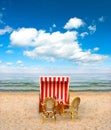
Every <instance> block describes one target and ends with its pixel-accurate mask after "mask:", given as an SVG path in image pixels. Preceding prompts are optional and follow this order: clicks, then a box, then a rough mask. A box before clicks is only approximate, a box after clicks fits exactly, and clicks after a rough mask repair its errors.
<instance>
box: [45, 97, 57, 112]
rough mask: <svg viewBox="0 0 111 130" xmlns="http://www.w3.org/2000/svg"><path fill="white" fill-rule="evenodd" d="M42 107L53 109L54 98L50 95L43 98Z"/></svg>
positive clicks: (47, 109) (48, 109)
mask: <svg viewBox="0 0 111 130" xmlns="http://www.w3.org/2000/svg"><path fill="white" fill-rule="evenodd" d="M43 104H44V107H45V110H46V111H54V108H55V100H54V99H53V98H51V97H47V98H45V100H44V102H43Z"/></svg>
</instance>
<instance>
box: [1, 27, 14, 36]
mask: <svg viewBox="0 0 111 130" xmlns="http://www.w3.org/2000/svg"><path fill="white" fill-rule="evenodd" d="M12 30H13V29H12V28H11V27H10V26H5V28H4V29H0V35H4V34H5V33H11V32H12Z"/></svg>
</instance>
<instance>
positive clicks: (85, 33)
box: [80, 32, 88, 38]
mask: <svg viewBox="0 0 111 130" xmlns="http://www.w3.org/2000/svg"><path fill="white" fill-rule="evenodd" d="M87 35H88V32H83V33H81V34H80V36H81V37H82V38H84V37H85V36H87Z"/></svg>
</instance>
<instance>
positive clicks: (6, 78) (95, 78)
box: [0, 73, 111, 91]
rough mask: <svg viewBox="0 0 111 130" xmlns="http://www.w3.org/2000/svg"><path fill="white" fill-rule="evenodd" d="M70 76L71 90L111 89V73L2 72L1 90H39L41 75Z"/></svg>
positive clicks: (0, 75)
mask: <svg viewBox="0 0 111 130" xmlns="http://www.w3.org/2000/svg"><path fill="white" fill-rule="evenodd" d="M58 75H59V76H69V77H70V84H69V89H70V91H111V73H70V74H69V73H59V74H50V73H49V74H43V73H39V74H36V73H34V74H33V73H2V74H0V91H39V89H40V84H39V78H40V76H58Z"/></svg>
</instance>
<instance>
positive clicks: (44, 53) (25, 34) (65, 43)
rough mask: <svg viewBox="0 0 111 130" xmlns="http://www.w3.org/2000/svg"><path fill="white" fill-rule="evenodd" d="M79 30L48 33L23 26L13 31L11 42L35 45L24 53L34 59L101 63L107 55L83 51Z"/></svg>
mask: <svg viewBox="0 0 111 130" xmlns="http://www.w3.org/2000/svg"><path fill="white" fill-rule="evenodd" d="M77 36H78V32H77V31H66V32H65V33H61V32H59V31H58V32H53V33H46V32H45V31H43V30H36V29H35V28H21V29H19V30H15V31H13V32H12V34H11V36H10V39H11V44H12V45H16V46H22V47H23V46H24V47H26V46H28V47H31V46H33V49H32V48H31V50H30V48H29V50H25V51H24V55H25V56H28V57H30V58H32V59H41V60H46V61H48V62H54V61H56V60H57V59H66V60H71V61H73V62H75V63H78V64H81V63H84V64H87V63H99V62H101V61H104V60H105V59H107V58H108V57H107V56H104V55H99V54H92V53H91V50H86V51H83V50H82V48H81V47H80V45H79V43H78V41H77V38H78V37H77Z"/></svg>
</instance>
